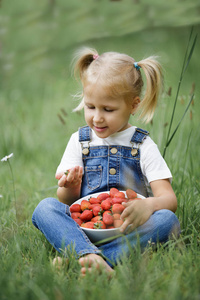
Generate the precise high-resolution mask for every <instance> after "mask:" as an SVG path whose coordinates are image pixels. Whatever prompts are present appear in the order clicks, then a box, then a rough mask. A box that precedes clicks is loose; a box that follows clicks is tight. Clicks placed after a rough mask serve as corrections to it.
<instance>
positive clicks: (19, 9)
mask: <svg viewBox="0 0 200 300" xmlns="http://www.w3.org/2000/svg"><path fill="white" fill-rule="evenodd" d="M199 23H200V3H199V0H192V1H191V0H185V1H180V0H170V1H158V0H153V1H151V3H149V1H148V0H131V1H130V0H129V1H128V0H121V1H109V0H93V1H92V0H85V1H80V0H73V1H71V0H42V1H40V0H29V1H26V0H18V1H13V0H2V1H1V11H0V43H1V44H0V45H1V50H0V51H1V52H0V53H1V74H3V76H2V77H3V78H4V77H5V76H7V73H8V72H11V71H12V69H13V68H15V67H16V72H17V70H19V69H21V68H23V66H24V65H27V64H28V63H30V62H35V63H36V64H37V63H39V64H40V68H41V69H48V68H51V67H52V64H54V63H55V64H57V61H59V57H60V55H62V54H63V52H65V51H66V50H69V48H70V47H72V46H76V45H77V44H78V45H79V44H81V43H85V42H87V41H88V40H91V39H94V38H95V39H99V38H108V37H113V36H123V35H127V34H130V33H133V32H138V31H141V30H144V29H153V28H160V27H168V28H169V27H180V26H188V25H198V24H199ZM52 56H53V57H54V60H52ZM55 56H57V57H56V58H55ZM41 58H43V60H42V61H41ZM59 62H60V61H59ZM60 63H61V62H60ZM3 78H1V79H2V80H3ZM2 80H1V81H2Z"/></svg>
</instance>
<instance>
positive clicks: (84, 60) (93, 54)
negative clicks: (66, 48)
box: [74, 47, 98, 81]
mask: <svg viewBox="0 0 200 300" xmlns="http://www.w3.org/2000/svg"><path fill="white" fill-rule="evenodd" d="M97 57H98V53H97V51H96V50H95V49H91V48H86V47H84V48H81V49H79V50H78V51H77V52H76V53H75V56H74V62H75V63H74V75H75V77H76V78H77V75H79V77H80V79H81V81H82V80H83V78H84V73H85V71H86V70H87V68H88V67H89V65H90V64H91V63H92V62H93V60H95V59H96V58H97Z"/></svg>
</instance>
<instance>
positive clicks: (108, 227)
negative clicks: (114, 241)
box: [106, 225, 115, 229]
mask: <svg viewBox="0 0 200 300" xmlns="http://www.w3.org/2000/svg"><path fill="white" fill-rule="evenodd" d="M113 228H115V227H114V226H113V225H108V226H106V229H113Z"/></svg>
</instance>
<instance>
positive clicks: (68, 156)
mask: <svg viewBox="0 0 200 300" xmlns="http://www.w3.org/2000/svg"><path fill="white" fill-rule="evenodd" d="M75 166H83V162H82V152H81V145H80V143H79V141H78V132H75V133H74V134H72V136H71V138H70V140H69V142H68V144H67V147H66V149H65V152H64V154H63V157H62V159H61V162H60V164H59V166H58V168H57V170H56V174H57V173H60V172H65V171H66V170H68V169H70V168H72V167H75Z"/></svg>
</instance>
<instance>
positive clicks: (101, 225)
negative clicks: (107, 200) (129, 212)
mask: <svg viewBox="0 0 200 300" xmlns="http://www.w3.org/2000/svg"><path fill="white" fill-rule="evenodd" d="M94 228H95V229H106V224H105V223H104V222H103V221H101V220H99V221H97V222H95V223H94Z"/></svg>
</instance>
